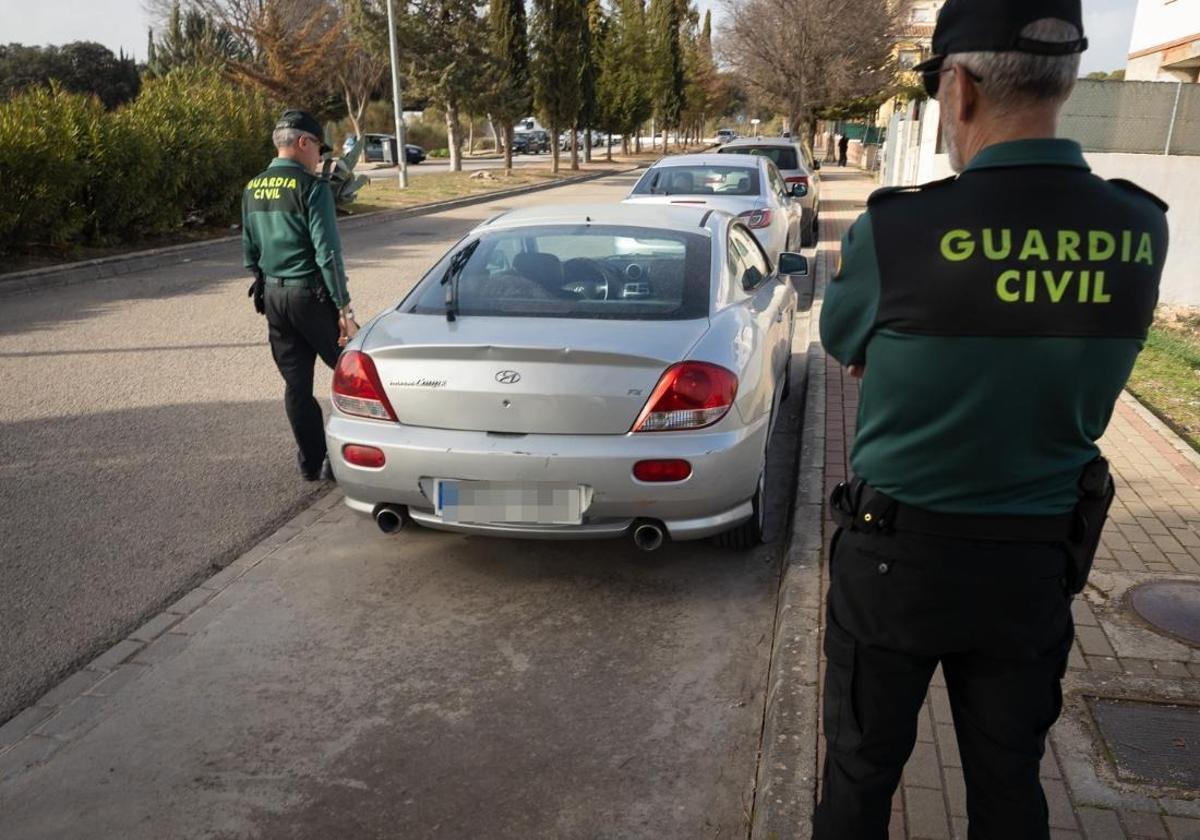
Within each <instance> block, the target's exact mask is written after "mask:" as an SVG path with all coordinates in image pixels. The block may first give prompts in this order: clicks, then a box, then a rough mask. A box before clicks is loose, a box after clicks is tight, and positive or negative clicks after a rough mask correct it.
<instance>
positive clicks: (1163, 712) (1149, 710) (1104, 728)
mask: <svg viewBox="0 0 1200 840" xmlns="http://www.w3.org/2000/svg"><path fill="white" fill-rule="evenodd" d="M1088 705H1089V706H1090V707H1091V709H1092V716H1093V717H1094V718H1095V719H1096V723H1097V724H1098V725H1099V727H1100V734H1101V735H1103V736H1104V740H1105V741H1106V742H1107V743H1108V749H1109V753H1110V754H1111V755H1112V757H1113V759H1114V760H1115V761H1116V764H1117V769H1118V770H1119V771H1120V772H1121V774H1122V775H1127V776H1133V777H1136V778H1137V779H1138V780H1140V781H1143V782H1149V783H1150V784H1154V785H1167V786H1170V787H1180V788H1187V789H1195V788H1198V787H1200V706H1172V705H1167V704H1164V703H1138V702H1134V701H1131V700H1110V699H1106V698H1102V697H1089V698H1088Z"/></svg>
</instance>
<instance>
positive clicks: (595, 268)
mask: <svg viewBox="0 0 1200 840" xmlns="http://www.w3.org/2000/svg"><path fill="white" fill-rule="evenodd" d="M563 274H564V275H569V276H570V277H571V279H570V281H568V283H567V284H566V285H565V286H564V287H563V291H569V292H573V293H575V294H577V295H580V296H581V297H583V298H584V299H585V300H608V288H609V280H608V272H607V271H605V270H604V266H603V265H602V264H601V263H599V262H597V261H596V260H593V259H590V258H588V257H575V258H573V259H569V260H567V261H566V262H564V263H563ZM601 293H602V294H603V296H602V297H597V295H598V294H601Z"/></svg>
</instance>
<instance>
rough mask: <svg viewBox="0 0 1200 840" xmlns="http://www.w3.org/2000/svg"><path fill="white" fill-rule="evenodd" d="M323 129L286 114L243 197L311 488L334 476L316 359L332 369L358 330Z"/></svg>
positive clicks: (259, 294) (246, 238)
mask: <svg viewBox="0 0 1200 840" xmlns="http://www.w3.org/2000/svg"><path fill="white" fill-rule="evenodd" d="M322 136H323V135H322V133H321V124H320V123H319V122H317V120H316V119H315V118H313V117H312V116H311V115H309V114H306V113H305V112H303V111H286V112H284V114H283V116H282V117H280V118H279V122H278V123H276V124H275V131H274V133H273V134H272V135H271V139H272V141H273V142H274V144H275V148H276V150H277V152H278V157H276V158H275V160H273V161H271V165H270V166H268V167H267V169H266V171H265V172H263V173H262V174H260V175H258V176H256V177H255V178H254V179H253V180H251V181H250V183H249V184H247V185H246V189H245V191H244V192H243V193H242V252H243V257H244V261H245V265H246V268H248V269H250V271H251V273H253V274H254V277H255V280H254V284H253V285H252V286H251V287H250V295H251V296H252V297H253V298H254V308H255V309H256V310H257V311H258V312H259V313H260V314H266V316H267V324H268V326H269V330H270V339H271V354H272V355H273V356H274V357H275V365H276V367H278V368H279V373H280V374H281V375H282V376H283V381H284V382H285V383H286V385H285V390H284V398H283V399H284V406H285V407H286V409H287V416H288V421H289V422H290V423H291V425H292V432H293V434H294V435H295V437H296V445H297V447H298V448H299V451H298V452H297V453H296V460H297V461H298V462H299V464H300V474H301V475H302V476H303V477H304V478H305V479H306V480H308V481H316V480H318V479H332V478H333V473H332V471H331V470H330V467H329V461H328V459H327V458H326V453H325V429H324V420H323V418H322V416H321V406H320V405H319V404H318V403H317V401H316V399H314V398H313V366H314V365H315V363H316V359H317V357H318V356H319V357H320V358H321V360H322V361H323V362H325V364H327V365H329V366H330V367H331V368H332V367H333V366H334V365H336V364H337V359H338V354H339V352H340V351H339V348H340V347H342V346H344V345H345V343H346V341H348V340H349V339H351V338H353V337H354V333H355V332H356V331H357V329H358V327H357V324H355V322H354V312H353V310H352V309H351V308H350V292H349V290H348V289H347V288H346V281H345V276H346V275H345V268H344V266H343V263H342V245H341V240H340V239H339V238H338V231H337V216H336V212H335V210H334V202H333V193H332V191H331V190H330V187H329V184H328V183H327V182H326V181H324V180H322V179H321V178H319V177H317V175H316V169H317V166H318V165H319V164H320V162H321V157H322V155H324V154H326V153H327V152H329V151H330V149H329V147H328V146H326V145H325V144H324V142H323V141H322V139H321V138H322Z"/></svg>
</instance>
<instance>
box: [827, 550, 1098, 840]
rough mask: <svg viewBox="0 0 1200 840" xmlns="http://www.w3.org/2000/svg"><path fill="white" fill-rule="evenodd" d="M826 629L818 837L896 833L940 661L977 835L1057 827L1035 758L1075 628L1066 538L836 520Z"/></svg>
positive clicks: (1040, 837) (1037, 832) (1004, 838)
mask: <svg viewBox="0 0 1200 840" xmlns="http://www.w3.org/2000/svg"><path fill="white" fill-rule="evenodd" d="M831 557H832V561H831V562H832V576H831V581H830V588H829V598H828V610H827V626H826V631H825V654H826V659H827V666H826V671H825V707H824V721H823V723H824V727H825V738H826V754H825V778H824V783H823V787H822V792H821V801H820V804H819V805H818V806H817V812H816V817H815V821H814V825H815V827H814V833H813V838H814V840H886V838H887V836H888V820H889V816H890V812H891V800H892V794H893V793H894V792H895V790H896V787H897V785H898V784H899V782H900V777H901V772H902V771H903V769H904V764H905V762H906V761H907V759H908V757H909V754H910V753H911V752H912V749H913V744H914V743H915V741H916V736H917V715H918V712H919V711H920V708H921V704H922V702H923V701H924V699H925V694H926V691H927V689H928V686H929V680H930V678H931V677H932V675H933V672H934V669H935V668H936V667H937V665H938V663H939V662H940V663H941V665H942V671H943V673H944V675H945V678H946V688H947V690H948V692H949V697H950V708H951V712H952V714H953V718H954V728H955V733H956V735H957V738H958V748H959V752H960V753H961V756H962V764H963V773H964V776H965V781H966V789H967V814H968V818H969V821H970V824H969V829H968V835H967V836H968V837H969V838H970V840H1016V838H1020V840H1047V839H1048V838H1049V836H1050V830H1049V827H1048V821H1049V814H1048V811H1047V807H1046V798H1045V795H1044V794H1043V792H1042V786H1041V782H1040V780H1039V778H1038V770H1039V765H1040V762H1041V758H1042V754H1043V753H1044V751H1045V744H1046V733H1047V732H1048V731H1049V729H1050V726H1051V724H1053V723H1054V721H1055V720H1056V719H1057V718H1058V715H1059V712H1060V711H1061V710H1062V692H1061V688H1060V685H1061V680H1062V676H1063V673H1064V672H1065V670H1066V664H1067V654H1068V653H1069V651H1070V647H1071V641H1072V639H1073V638H1074V625H1073V624H1072V621H1071V611H1070V598H1069V596H1068V595H1067V594H1066V587H1065V583H1064V579H1063V572H1064V569H1065V567H1066V554H1065V549H1064V548H1063V547H1062V546H1060V545H1056V544H1050V543H1023V544H1022V543H996V542H977V541H967V540H954V539H943V538H938V537H929V536H923V535H917V534H911V533H907V534H906V533H891V534H880V533H859V532H854V531H839V532H838V534H837V535H836V536H835V537H834V546H833V551H832V554H831Z"/></svg>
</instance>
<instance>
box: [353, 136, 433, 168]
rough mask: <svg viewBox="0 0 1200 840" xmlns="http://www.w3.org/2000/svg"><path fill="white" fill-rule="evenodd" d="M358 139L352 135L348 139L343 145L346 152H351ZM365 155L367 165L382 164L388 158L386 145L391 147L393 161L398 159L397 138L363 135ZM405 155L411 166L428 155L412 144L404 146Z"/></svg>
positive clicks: (363, 157) (364, 159)
mask: <svg viewBox="0 0 1200 840" xmlns="http://www.w3.org/2000/svg"><path fill="white" fill-rule="evenodd" d="M355 142H356V138H355V137H354V136H353V135H351V136H349V137H347V138H346V142H345V143H344V144H343V145H342V148H343V150H344V151H349V150H350V149H352V148H353V147H354V144H355ZM363 143H364V146H365V147H364V149H363V155H362V158H361V160H363V161H365V162H367V163H382V162H384V161H385V160H386V159H387V157H386V155H385V153H384V144H385V143H386V144H388V145H390V146H391V159H392V160H393V161H395V160H397V159H398V156H397V155H396V137H395V135H392V134H364V135H363ZM404 155H405V157H406V158H407V159H408V162H409V163H410V164H417V163H420V162H421V161H423V160H425V158H426V157H427V155H426V154H425V150H424V149H423V148H421V147H420V146H414V145H412V144H411V143H406V144H405V146H404Z"/></svg>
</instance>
